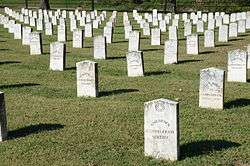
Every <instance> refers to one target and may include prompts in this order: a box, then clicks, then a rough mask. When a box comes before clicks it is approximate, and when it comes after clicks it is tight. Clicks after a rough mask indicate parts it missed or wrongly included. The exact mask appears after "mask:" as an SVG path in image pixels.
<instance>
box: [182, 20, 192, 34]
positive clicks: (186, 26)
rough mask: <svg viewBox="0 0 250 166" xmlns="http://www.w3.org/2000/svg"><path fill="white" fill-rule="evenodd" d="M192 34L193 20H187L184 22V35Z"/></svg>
mask: <svg viewBox="0 0 250 166" xmlns="http://www.w3.org/2000/svg"><path fill="white" fill-rule="evenodd" d="M191 34H192V23H191V22H186V23H185V24H184V36H185V37H186V36H188V35H191Z"/></svg>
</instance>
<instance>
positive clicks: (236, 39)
mask: <svg viewBox="0 0 250 166" xmlns="http://www.w3.org/2000/svg"><path fill="white" fill-rule="evenodd" d="M239 40H244V38H234V39H229V41H239Z"/></svg>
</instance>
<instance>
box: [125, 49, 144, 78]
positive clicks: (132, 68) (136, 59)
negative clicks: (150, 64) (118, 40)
mask: <svg viewBox="0 0 250 166" xmlns="http://www.w3.org/2000/svg"><path fill="white" fill-rule="evenodd" d="M127 70H128V76H129V77H137V76H143V75H144V61H143V53H142V52H141V51H131V52H128V53H127Z"/></svg>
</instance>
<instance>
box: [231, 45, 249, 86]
mask: <svg viewBox="0 0 250 166" xmlns="http://www.w3.org/2000/svg"><path fill="white" fill-rule="evenodd" d="M227 80H228V81H229V82H247V53H246V51H244V50H240V49H237V50H234V51H230V52H229V53H228V73H227Z"/></svg>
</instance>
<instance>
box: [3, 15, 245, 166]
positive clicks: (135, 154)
mask: <svg viewBox="0 0 250 166" xmlns="http://www.w3.org/2000/svg"><path fill="white" fill-rule="evenodd" d="M109 16H110V13H109ZM130 17H131V13H130ZM117 20H118V22H117V24H116V28H115V30H114V42H115V43H113V44H110V45H108V57H109V59H107V60H98V61H97V62H98V66H99V76H100V77H99V80H100V82H99V83H100V94H101V95H100V97H98V98H77V97H76V71H75V63H76V62H79V61H82V60H93V54H92V49H93V44H92V39H86V40H85V41H84V43H85V48H82V49H76V48H72V33H71V32H68V39H69V41H68V42H67V56H66V57H67V60H66V62H67V63H66V67H67V69H66V70H65V71H63V72H54V71H50V70H49V43H50V42H53V41H56V40H57V37H56V35H54V36H52V37H49V36H45V35H44V34H43V47H44V52H45V54H44V55H42V56H31V55H29V47H27V46H22V45H21V41H20V40H14V39H13V35H12V34H8V33H7V30H6V29H4V28H3V27H2V26H1V27H0V43H1V45H0V71H1V74H0V91H3V92H4V93H5V99H6V109H7V116H8V128H9V140H8V141H6V142H3V143H1V144H0V155H1V158H0V163H1V165H3V166H4V165H25V166H26V165H89V166H94V165H185V166H187V165H243V164H249V158H250V156H249V154H250V140H249V138H250V130H249V129H250V124H249V118H250V113H249V109H250V101H249V100H250V91H249V88H250V83H249V82H248V83H229V82H226V86H225V107H226V108H225V109H224V110H221V111H215V110H210V109H201V108H199V107H198V90H199V71H200V70H201V69H203V68H208V67H218V68H221V69H224V70H226V69H227V52H228V51H230V50H234V49H237V48H241V49H245V47H244V46H246V45H247V44H249V41H250V32H249V31H248V32H247V33H246V34H245V35H242V36H240V37H238V38H237V39H236V40H232V41H230V42H229V43H218V42H217V43H216V45H217V47H216V48H213V49H205V48H204V47H203V42H202V41H203V36H200V48H201V50H200V52H201V54H200V55H197V56H191V55H186V53H185V52H186V51H185V50H186V49H185V40H183V36H182V35H181V34H182V32H183V29H182V27H183V25H181V28H180V32H179V38H180V43H179V45H180V47H179V61H180V63H179V64H176V65H164V64H163V48H164V46H163V45H161V46H151V45H150V39H149V38H148V37H145V36H142V39H141V50H143V53H144V61H145V75H146V76H145V77H138V78H128V77H127V74H126V59H125V54H126V51H127V49H128V42H127V41H126V40H125V39H124V35H123V34H124V31H123V27H122V13H118V19H117ZM104 24H105V23H103V24H102V27H103V25H104ZM133 24H134V25H135V26H134V29H139V27H138V25H136V24H135V22H133ZM102 27H101V29H102ZM101 29H100V30H95V31H94V34H95V35H97V34H101V33H102V30H101ZM55 32H56V31H55ZM55 34H56V33H55ZM167 36H168V34H167V33H163V34H162V41H161V42H162V44H163V43H164V41H165V40H166V39H167ZM248 74H250V72H249V71H248ZM180 89H181V90H180ZM157 98H167V99H172V100H177V99H178V100H179V102H180V145H181V147H180V149H181V160H180V161H177V162H169V161H159V160H155V159H153V158H148V157H145V156H144V150H143V148H144V147H143V144H144V139H143V119H144V113H143V111H144V107H143V104H144V102H147V101H150V100H154V99H157Z"/></svg>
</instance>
